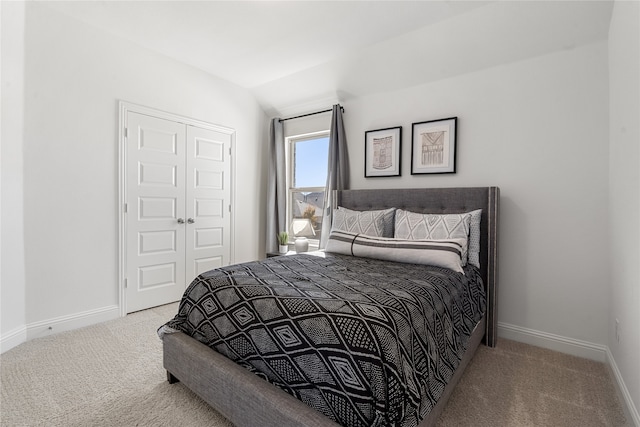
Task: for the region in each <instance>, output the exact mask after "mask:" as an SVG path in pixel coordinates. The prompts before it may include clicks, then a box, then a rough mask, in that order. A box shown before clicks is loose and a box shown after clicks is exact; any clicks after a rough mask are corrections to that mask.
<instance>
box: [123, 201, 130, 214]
mask: <svg viewBox="0 0 640 427" xmlns="http://www.w3.org/2000/svg"><path fill="white" fill-rule="evenodd" d="M127 212H129V204H128V203H125V204H124V213H127Z"/></svg>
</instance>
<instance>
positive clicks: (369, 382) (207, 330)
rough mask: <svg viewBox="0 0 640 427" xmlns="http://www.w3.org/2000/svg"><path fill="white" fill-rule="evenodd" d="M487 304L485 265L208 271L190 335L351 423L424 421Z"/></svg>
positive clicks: (290, 261)
mask: <svg viewBox="0 0 640 427" xmlns="http://www.w3.org/2000/svg"><path fill="white" fill-rule="evenodd" d="M484 311H485V294H484V290H483V286H482V282H481V278H480V274H479V271H478V270H477V269H476V268H475V267H472V266H467V267H465V274H460V273H455V272H453V271H451V270H448V269H445V268H440V267H432V266H426V265H413V264H399V263H394V262H387V261H380V260H375V259H365V258H355V257H350V256H340V255H331V254H327V255H326V257H325V258H322V257H317V256H311V255H293V256H282V257H276V258H270V259H267V260H265V261H261V262H248V263H244V264H238V265H233V266H229V267H224V268H220V269H216V270H212V271H209V272H206V273H203V274H201V275H200V276H198V277H197V278H196V279H195V280H194V281H193V282H192V283H191V285H190V286H189V288H188V289H187V290H186V292H185V294H184V296H183V298H182V301H181V302H180V308H179V313H178V315H177V316H176V317H175V318H174V319H173V320H171V321H170V322H168V323H167V324H166V325H165V326H164V327H162V328H161V331H162V332H163V333H164V332H167V331H169V332H170V331H172V330H179V331H182V332H184V333H186V334H188V335H190V336H192V337H194V338H195V339H197V340H199V341H201V342H203V343H204V344H206V345H208V346H209V347H211V348H213V349H214V350H216V351H218V352H219V353H222V354H223V355H225V356H227V357H229V358H230V359H232V360H234V361H236V362H237V363H239V364H241V365H243V366H245V367H246V368H247V369H250V370H251V371H253V372H254V373H256V374H257V375H260V376H261V377H263V378H264V379H266V380H267V381H269V382H271V383H273V384H275V385H276V386H278V387H280V388H282V389H283V390H285V391H286V392H288V393H290V394H292V395H294V396H295V397H297V398H298V399H300V400H302V401H303V402H305V403H306V404H308V405H310V406H312V407H313V408H315V409H317V410H318V411H320V412H322V413H324V414H325V415H327V416H328V417H330V418H332V419H333V420H334V421H336V422H338V423H339V424H342V425H344V426H349V427H351V426H354V427H355V426H415V425H417V424H418V422H419V421H420V420H421V419H422V418H423V417H424V416H426V414H428V413H429V411H430V410H431V408H432V407H433V406H434V405H435V403H436V402H437V400H438V398H439V397H440V395H441V393H442V391H443V389H444V387H445V385H446V384H447V382H448V381H449V379H450V378H451V376H452V375H453V372H454V370H455V369H456V367H457V366H458V364H459V361H460V359H461V358H462V355H463V353H464V351H465V349H466V346H467V341H468V337H469V335H470V334H471V332H472V331H473V328H474V327H475V325H476V324H477V322H478V321H479V320H480V319H481V317H482V314H483V313H484Z"/></svg>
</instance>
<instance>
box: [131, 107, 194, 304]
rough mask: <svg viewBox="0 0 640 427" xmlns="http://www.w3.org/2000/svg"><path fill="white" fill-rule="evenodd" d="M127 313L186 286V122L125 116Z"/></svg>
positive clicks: (162, 300) (177, 293)
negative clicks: (183, 220) (183, 222)
mask: <svg viewBox="0 0 640 427" xmlns="http://www.w3.org/2000/svg"><path fill="white" fill-rule="evenodd" d="M127 123H128V127H127V133H128V136H127V139H126V150H127V157H126V159H127V161H126V179H127V194H126V206H127V212H126V218H127V221H126V224H127V228H126V235H127V248H126V251H127V259H126V279H127V281H126V284H127V285H126V302H127V312H128V313H130V312H133V311H138V310H142V309H145V308H149V307H154V306H157V305H162V304H166V303H169V302H173V301H177V300H179V299H180V297H181V296H182V294H183V292H184V289H185V258H184V253H185V224H182V223H180V222H179V221H178V219H179V218H184V217H185V203H186V199H185V192H184V187H185V173H186V150H185V147H186V144H185V138H186V131H185V126H184V125H183V124H180V123H175V122H173V121H170V120H163V119H159V118H155V117H150V116H147V115H143V114H138V113H133V112H129V113H128V116H127Z"/></svg>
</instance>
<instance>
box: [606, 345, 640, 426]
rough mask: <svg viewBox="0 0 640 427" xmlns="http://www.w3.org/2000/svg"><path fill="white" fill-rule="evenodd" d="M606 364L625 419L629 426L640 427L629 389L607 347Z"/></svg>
mask: <svg viewBox="0 0 640 427" xmlns="http://www.w3.org/2000/svg"><path fill="white" fill-rule="evenodd" d="M607 362H608V363H609V369H610V370H611V374H612V375H613V378H614V379H615V380H616V386H617V389H618V397H620V398H622V402H623V403H624V406H625V409H626V411H625V416H626V418H627V419H629V418H630V419H631V422H630V423H629V425H633V426H636V427H640V415H639V414H638V408H636V405H635V404H634V403H633V399H631V395H630V394H629V389H628V388H627V386H626V384H625V383H624V380H623V379H622V375H621V374H620V370H619V369H618V365H617V364H616V360H615V359H614V358H613V354H612V353H611V350H610V349H609V347H607Z"/></svg>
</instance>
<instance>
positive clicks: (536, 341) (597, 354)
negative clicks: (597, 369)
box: [498, 322, 608, 362]
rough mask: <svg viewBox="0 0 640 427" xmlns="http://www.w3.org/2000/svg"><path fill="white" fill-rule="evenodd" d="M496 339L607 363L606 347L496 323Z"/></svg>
mask: <svg viewBox="0 0 640 427" xmlns="http://www.w3.org/2000/svg"><path fill="white" fill-rule="evenodd" d="M498 337H502V338H506V339H509V340H514V341H519V342H523V343H525V344H531V345H535V346H538V347H542V348H548V349H549V350H555V351H559V352H561V353H566V354H571V355H573V356H578V357H584V358H585V359H590V360H596V361H598V362H606V361H607V356H606V353H607V350H608V348H607V346H605V345H600V344H594V343H590V342H587V341H581V340H576V339H573V338H568V337H563V336H561V335H555V334H550V333H547V332H542V331H536V330H535V329H528V328H523V327H521V326H516V325H510V324H508V323H502V322H498Z"/></svg>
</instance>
